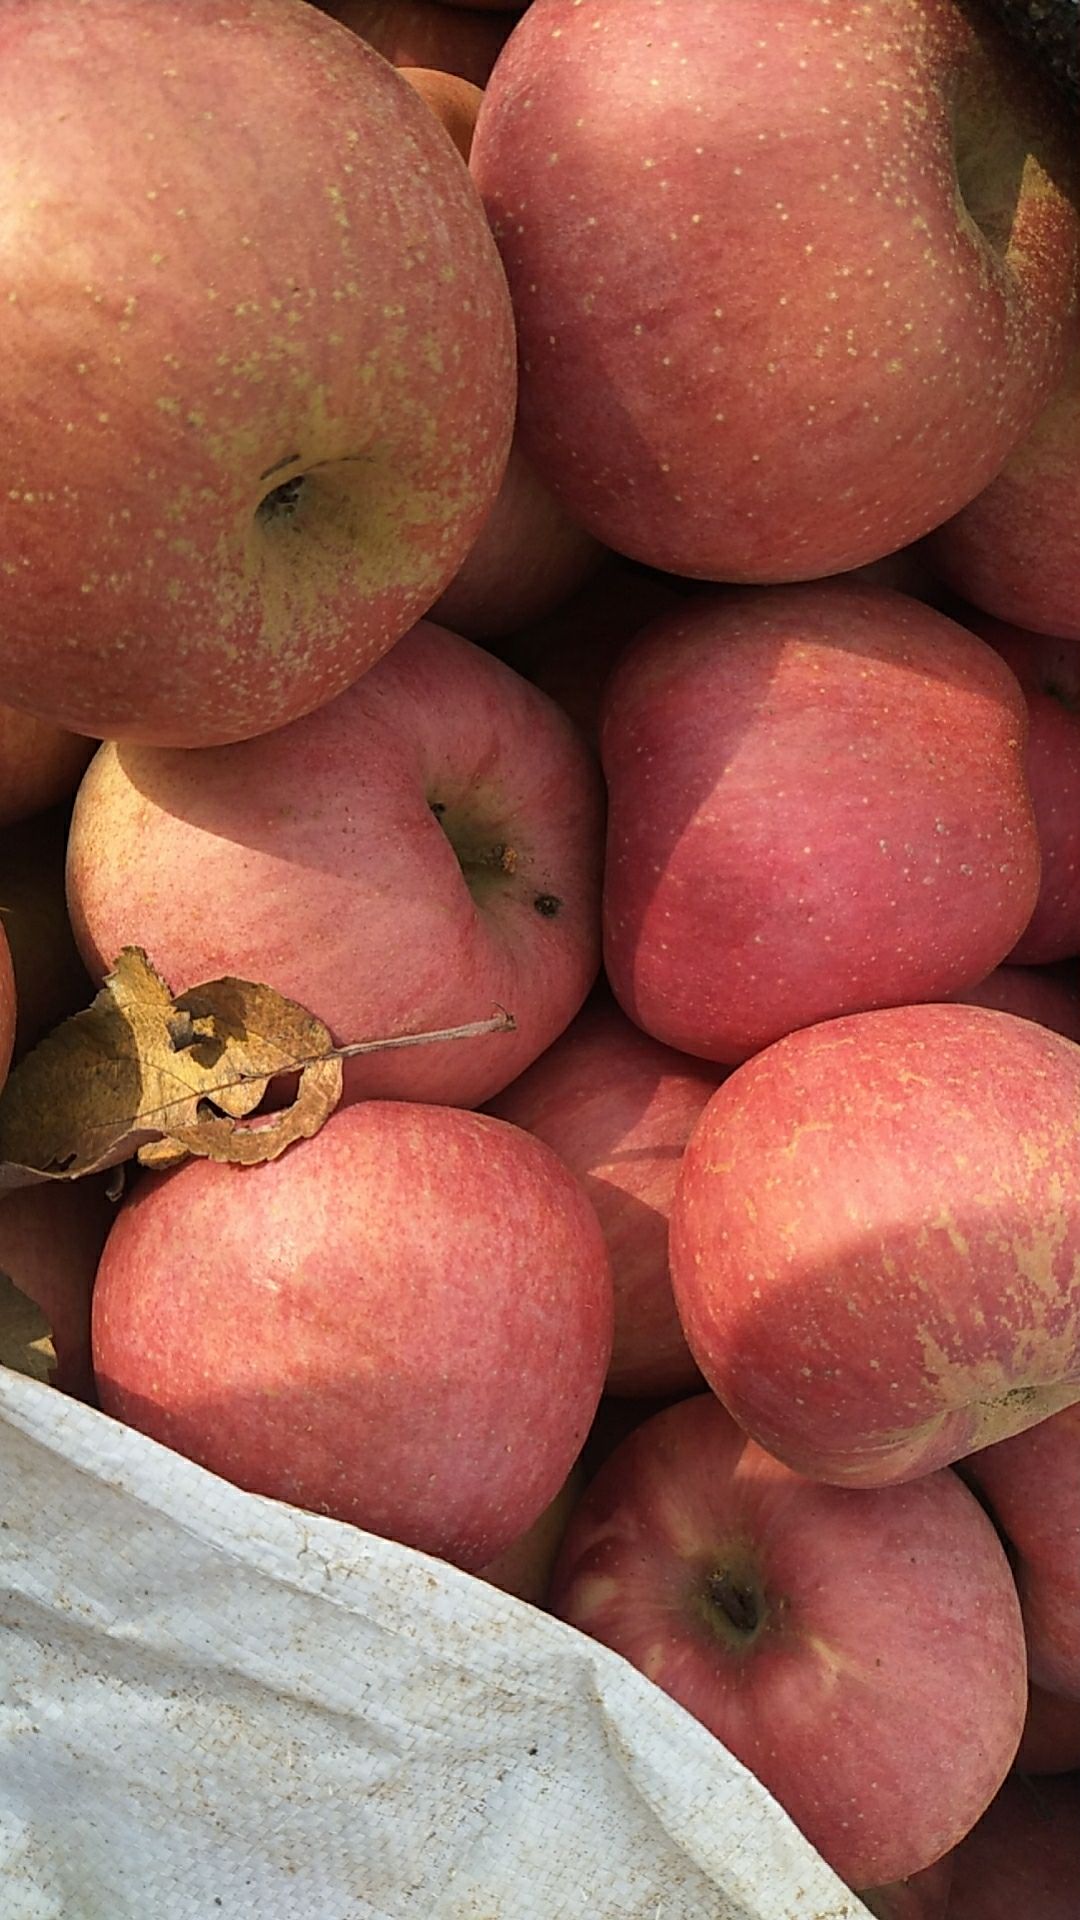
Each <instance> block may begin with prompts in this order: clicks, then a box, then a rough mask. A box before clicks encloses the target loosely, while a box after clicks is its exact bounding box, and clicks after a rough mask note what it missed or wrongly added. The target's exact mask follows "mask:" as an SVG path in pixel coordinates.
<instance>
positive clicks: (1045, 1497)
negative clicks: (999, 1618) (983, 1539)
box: [964, 1406, 1080, 1701]
mask: <svg viewBox="0 0 1080 1920" xmlns="http://www.w3.org/2000/svg"><path fill="white" fill-rule="evenodd" d="M964 1477H965V1479H966V1480H967V1481H968V1483H969V1485H971V1486H973V1487H974V1488H975V1489H976V1491H977V1492H978V1493H979V1494H980V1495H981V1496H982V1499H983V1500H984V1501H985V1503H986V1505H987V1507H988V1508H989V1510H990V1513H991V1514H992V1515H993V1518H994V1520H995V1522H996V1523H997V1526H998V1528H999V1529H1000V1531H1001V1532H1002V1534H1003V1535H1004V1536H1005V1539H1006V1541H1007V1543H1008V1545H1009V1547H1010V1548H1011V1551H1012V1558H1013V1571H1014V1574H1015V1576H1016V1584H1017V1588H1018V1590H1019V1593H1020V1607H1021V1611H1022V1612H1023V1616H1024V1630H1025V1633H1026V1634H1027V1646H1028V1667H1029V1669H1030V1673H1031V1678H1032V1680H1033V1681H1034V1683H1035V1684H1036V1686H1040V1687H1047V1688H1049V1690H1050V1692H1051V1693H1061V1694H1066V1695H1067V1696H1068V1697H1069V1698H1070V1699H1072V1700H1076V1701H1080V1406H1070V1407H1065V1408H1064V1409H1063V1410H1062V1411H1061V1412H1060V1413H1056V1414H1054V1415H1053V1417H1052V1418H1051V1419H1048V1420H1042V1421H1040V1423H1039V1425H1038V1426H1036V1427H1032V1428H1030V1430H1029V1431H1028V1432H1026V1433H1017V1434H1014V1435H1013V1436H1012V1437H1011V1438H1010V1439H1008V1440H1000V1441H999V1442H998V1443H997V1445H996V1446H992V1447H986V1448H984V1449H983V1450H982V1451H981V1452H979V1453H976V1454H973V1455H972V1457H971V1459H970V1460H967V1461H965V1463H964Z"/></svg>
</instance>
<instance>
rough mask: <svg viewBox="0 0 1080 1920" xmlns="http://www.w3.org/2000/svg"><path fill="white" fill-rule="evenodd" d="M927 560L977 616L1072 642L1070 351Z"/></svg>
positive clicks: (1079, 597)
mask: <svg viewBox="0 0 1080 1920" xmlns="http://www.w3.org/2000/svg"><path fill="white" fill-rule="evenodd" d="M927 557H928V559H929V561H930V564H931V566H932V567H933V568H934V569H935V571H936V572H938V573H939V574H940V575H941V576H942V577H943V578H944V579H945V580H947V581H948V582H949V584H950V586H952V587H955V589H956V591H957V592H958V593H962V594H963V596H964V598H965V599H966V600H971V601H973V602H974V604H975V606H977V607H983V608H985V610H986V612H987V613H992V614H996V615H997V616H998V618H999V619H1001V620H1010V621H1012V622H1013V623H1014V624H1015V625H1016V626H1019V627H1030V628H1034V629H1035V630H1036V631H1037V632H1040V633H1048V634H1053V635H1055V636H1059V637H1060V636H1064V637H1065V638H1066V639H1069V640H1080V352H1077V353H1076V354H1074V356H1073V359H1072V361H1071V363H1070V366H1069V369H1068V372H1067V374H1066V376H1065V379H1064V380H1063V382H1062V384H1061V385H1060V386H1059V387H1058V388H1057V390H1056V391H1055V392H1054V394H1053V395H1052V397H1051V398H1050V399H1049V400H1048V402H1047V404H1046V406H1045V407H1044V408H1043V410H1042V412H1041V413H1040V415H1039V417H1038V419H1037V420H1036V422H1035V424H1034V426H1033V427H1032V429H1031V431H1030V433H1029V434H1028V435H1027V437H1026V438H1025V439H1024V440H1023V441H1022V442H1021V444H1020V446H1018V447H1017V448H1016V449H1015V451H1014V452H1013V453H1012V454H1011V455H1010V457H1009V459H1008V460H1007V461H1006V463H1005V465H1004V467H1003V468H1002V470H1001V472H1000V473H999V474H998V476H997V478H996V479H995V480H993V481H992V482H991V484H990V485H989V486H988V487H986V488H985V489H984V491H983V492H982V493H980V494H979V495H978V497H977V499H975V500H973V501H972V502H971V505H970V506H968V507H965V508H964V509H963V511H962V512H961V513H959V514H958V515H957V516H956V518H955V519H952V520H949V521H948V522H947V523H946V524H945V526H943V527H941V528H939V529H938V531H937V532H936V533H935V534H934V535H933V536H932V537H931V539H930V540H929V542H928V543H927Z"/></svg>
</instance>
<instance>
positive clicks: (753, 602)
mask: <svg viewBox="0 0 1080 1920" xmlns="http://www.w3.org/2000/svg"><path fill="white" fill-rule="evenodd" d="M1024 717H1025V716H1024V702H1023V696H1022V694H1021V692H1020V689H1019V688H1018V686H1017V684H1016V681H1015V679H1014V678H1013V676H1012V674H1011V673H1009V672H1008V671H1007V670H1006V669H1005V668H1004V667H1003V665H1002V662H1001V661H1000V660H999V659H998V658H997V657H996V656H995V654H994V653H993V651H992V649H991V648H989V647H987V646H986V645H985V644H984V643H983V642H982V641H979V640H976V639H975V638H974V636H973V635H972V634H970V633H968V632H966V631H965V630H964V629H963V628H961V627H959V626H957V625H955V624H954V622H952V621H951V620H948V619H946V618H945V616H944V615H943V614H940V613H937V612H935V611H934V610H932V609H931V608H929V607H926V606H923V605H921V604H920V603H919V602H918V601H916V600H912V599H909V598H907V597H905V596H904V595H901V594H896V593H891V592H889V591H888V589H886V588H884V587H859V586H857V585H852V584H850V583H844V582H836V581H830V582H828V583H826V584H822V585H817V586H806V587H789V588H786V589H783V590H780V589H776V590H772V591H767V592H762V591H756V592H754V591H750V592H741V593H739V592H733V593H728V594H724V595H714V594H709V595H703V596H702V597H701V598H700V600H698V601H697V602H691V603H690V604H689V605H688V606H687V607H686V609H685V610H682V611H680V612H679V613H676V614H673V615H671V616H670V617H667V618H664V619H661V620H660V621H658V622H657V623H656V624H655V625H654V626H652V627H650V628H649V629H648V630H647V631H646V632H645V633H644V634H642V635H640V636H639V638H638V640H637V641H636V642H635V644H634V646H633V647H632V648H631V649H630V650H629V652H628V653H627V654H626V655H624V657H623V659H622V660H621V662H620V664H619V667H618V669H617V671H616V673H615V675H614V677H613V679H612V681H611V682H610V684H609V686H608V690H607V696H606V702H605V712H604V717H603V722H602V752H603V759H604V769H605V772H606V774H607V778H608V787H609V794H610V810H609V816H608V859H607V870H606V875H605V882H604V923H605V927H604V942H605V958H606V963H607V971H608V976H609V978H610V980H611V984H612V986H613V987H614V989H615V993H616V995H617V996H618V999H619V1001H620V1002H621V1004H622V1006H623V1007H624V1008H625V1009H626V1012H627V1013H628V1014H629V1015H630V1017H631V1019H632V1020H634V1021H636V1022H637V1024H638V1025H639V1026H642V1027H644V1028H645V1030H646V1032H648V1033H651V1034H653V1035H655V1037H656V1038H657V1039H658V1040H663V1041H664V1042H666V1044H667V1045H668V1046H672V1047H678V1048H679V1049H680V1050H682V1051H684V1052H686V1053H695V1054H701V1055H703V1056H704V1057H705V1058H707V1059H711V1060H720V1061H725V1062H727V1063H729V1064H730V1063H734V1062H736V1061H739V1060H743V1059H745V1058H746V1057H747V1055H748V1054H751V1053H754V1052H756V1051H757V1050H758V1049H759V1048H760V1047H764V1046H767V1045H768V1044H769V1042H770V1041H772V1040H776V1039H779V1038H780V1036H781V1035H783V1034H785V1033H790V1032H791V1031H792V1029H793V1028H796V1027H803V1026H808V1025H810V1023H811V1022H813V1021H816V1020H824V1019H828V1018H830V1017H831V1016H833V1015H835V1014H841V1013H850V1012H854V1011H856V1010H858V1009H861V1008H868V1007H875V1006H887V1005H889V1004H891V1003H894V1002H908V1001H914V1000H933V999H943V998H944V997H945V996H946V995H947V994H949V993H952V992H953V991H955V989H956V988H958V987H963V986H966V985H968V984H969V983H972V982H975V981H978V980H980V979H982V978H983V977H984V976H985V975H986V974H987V973H988V972H989V971H990V969H991V968H992V967H993V966H995V965H996V964H997V962H998V961H999V960H1002V959H1004V957H1005V955H1006V953H1008V951H1009V949H1010V947H1011V946H1012V945H1013V943H1014V942H1015V940H1016V939H1017V937H1018V935H1019V934H1020V933H1021V931H1022V930H1023V928H1024V926H1025V925H1026V923H1027V921H1028V920H1029V919H1030V917H1031V911H1032V908H1033V907H1034V904H1035V898H1036V894H1037V892H1038V885H1039V848H1038V840H1037V836H1036V831H1035V822H1034V818H1033V814H1032V807H1031V799H1030V796H1029V794H1028V790H1027V785H1026V782H1025V779H1024V768H1023V739H1024Z"/></svg>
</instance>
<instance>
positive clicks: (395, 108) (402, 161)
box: [0, 0, 515, 746]
mask: <svg viewBox="0 0 1080 1920" xmlns="http://www.w3.org/2000/svg"><path fill="white" fill-rule="evenodd" d="M193 129H197V130H198V132H197V137H196V136H195V135H194V134H193ZM313 129H317V137H316V136H315V134H314V133H313ZM0 163H2V167H3V171H4V173H5V175H6V176H7V177H8V178H10V179H11V180H14V181H19V182H21V183H22V186H21V188H20V192H19V206H20V214H19V219H18V221H17V222H16V225H15V227H14V228H12V230H11V232H10V233H9V235H8V239H7V249H6V255H5V257H6V259H7V263H8V277H9V279H10V282H11V289H12V291H11V293H10V295H9V296H6V297H4V298H3V299H2V300H0V315H2V316H3V320H2V327H0V367H2V369H3V372H2V375H0V419H2V420H3V423H4V428H5V440H6V462H7V471H8V485H7V486H6V488H5V490H4V493H3V510H2V514H0V534H2V541H0V544H2V547H3V552H4V555H5V560H4V565H5V567H6V569H7V576H8V577H7V578H6V579H5V583H4V619H3V625H2V630H0V670H2V684H3V688H4V698H5V700H6V701H7V702H9V703H10V704H12V705H15V706H18V707H25V708H26V709H28V710H29V711H32V712H35V713H39V714H40V715H42V716H43V717H44V718H46V719H48V720H50V721H52V722H55V723H56V724H58V725H62V726H66V727H71V728H73V729H74V730H75V731H77V732H83V733H90V734H93V735H95V736H99V737H103V738H125V739H129V740H134V739H137V740H141V741H154V742H158V743H167V744H171V745H181V746H198V745H206V744H208V743H212V742H219V741H230V740H235V739H237V738H247V737H248V736H250V735H252V734H257V733H261V732H264V731H266V730H267V729H269V728H273V727H277V726H280V725H281V724H282V723H283V722H285V721H289V720H292V719H294V718H295V717H296V716H297V715H299V714H302V713H306V712H308V711H310V710H311V709H312V708H315V707H317V706H319V705H321V704H322V703H323V702H324V701H326V700H328V699H330V698H331V697H332V696H333V695H335V694H337V693H338V692H340V691H341V689H342V688H343V687H345V686H347V685H348V684H349V683H350V682H351V681H353V680H355V679H356V677H357V675H359V674H360V673H362V672H363V671H364V669H365V668H366V667H369V666H370V665H371V664H372V662H373V661H374V660H376V659H377V658H378V657H379V655H380V654H382V653H384V652H385V651H386V649H387V648H388V647H389V646H391V645H392V644H393V642H394V641H395V640H397V639H398V638H399V637H400V635H401V634H403V633H404V632H405V631H406V629H407V628H408V627H409V626H410V625H411V624H412V622H413V621H414V620H415V619H416V618H417V617H418V615H419V614H421V613H422V612H423V611H424V609H425V608H426V607H427V606H429V605H430V603H431V601H432V600H433V599H434V598H435V597H436V595H437V594H438V593H440V592H441V590H442V588H443V587H444V586H445V585H446V583H447V581H448V580H450V579H451V578H452V577H453V575H454V574H455V572H456V571H457V568H458V566H459V565H460V563H461V561H462V560H463V558H464V557H465V554H466V553H467V552H468V550H469V548H470V546H471V545H472V542H473V540H474V538H475V536H476V533H477V532H478V530H479V528H480V526H481V525H482V523H483V520H484V518H485V516H486V514H487V512H488V510H489V508H490V506H491V503H492V501H493V499H494V497H495V494H496V491H497V489H498V486H499V483H500V480H501V478H502V473H503V469H504V466H505V463H506V457H507V451H508V447H509V441H510V433H511V427H512V422H513V411H514V392H515V374H514V338H513V321H512V315H511V312H510V307H509V302H508V299H507V292H506V286H505V281H504V277H503V275H502V272H501V270H500V267H499V261H498V256H497V254H496V251H495V247H494V244H493V242H492V238H491V235H490V232H489V230H488V227H487V223H486V221H485V219H484V217H483V212H482V209H481V207H480V205H479V203H478V201H477V197H476V194H475V192H474V190H473V188H472V186H471V184H470V182H469V180H468V179H467V177H466V174H465V170H464V169H463V168H462V166H461V163H460V161H459V160H458V158H457V157H456V156H455V155H454V154H452V153H451V152H450V151H449V149H448V146H447V142H446V138H445V135H444V134H443V133H442V132H441V130H440V129H439V128H438V127H436V126H435V125H434V124H433V121H432V116H431V114H430V112H429V111H428V109H427V107H426V106H425V105H424V103H423V102H422V101H421V100H419V99H418V98H417V96H416V94H415V92H414V91H413V89H412V88H410V87H408V86H407V85H406V84H405V82H404V81H403V80H402V79H401V78H400V76H398V75H397V74H395V73H394V72H393V71H392V70H391V69H390V68H389V67H388V66H387V64H386V62H385V61H383V60H380V59H378V58H377V57H376V55H375V54H374V53H373V52H372V51H371V49H370V48H368V47H365V46H364V45H363V44H362V43H361V42H360V41H359V40H357V38H356V37H355V35H352V34H349V33H347V32H346V31H345V30H344V29H343V28H342V27H340V26H338V25H336V24H335V23H334V22H332V21H331V20H329V19H327V17H326V16H325V15H324V14H322V13H320V12H318V11H317V10H316V9H315V8H314V7H310V6H307V5H303V4H301V0H184V4H183V5H182V6H174V7H167V6H149V7H148V6H146V5H145V4H144V0H95V4H94V5H93V6H88V7H82V6H79V7H75V8H72V7H70V6H69V5H67V4H66V0H34V4H30V5H28V4H16V5H15V6H14V7H12V6H7V7H5V8H4V9H3V14H2V18H0ZM117 209H123V217H122V218H120V217H119V216H118V213H117ZM42 395H47V396H48V404H47V405H44V404H43V403H42Z"/></svg>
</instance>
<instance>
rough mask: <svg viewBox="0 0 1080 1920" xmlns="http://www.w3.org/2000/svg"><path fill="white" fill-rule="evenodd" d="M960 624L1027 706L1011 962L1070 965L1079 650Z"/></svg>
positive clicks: (1077, 916)
mask: <svg viewBox="0 0 1080 1920" xmlns="http://www.w3.org/2000/svg"><path fill="white" fill-rule="evenodd" d="M1078 417H1080V416H1078ZM962 617H963V618H964V620H965V622H966V624H967V625H969V626H970V627H971V628H972V630H973V631H974V632H975V633H977V634H979V635H980V636H981V638H982V639H984V640H986V641H988V642H989V644H990V645H991V646H992V647H993V648H994V650H995V652H997V653H1000V655H1001V657H1002V659H1003V660H1006V661H1008V664H1009V666H1010V667H1011V668H1012V670H1013V672H1014V674H1015V675H1016V678H1017V679H1018V680H1019V682H1020V685H1021V686H1022V687H1023V689H1024V696H1025V699H1026V700H1027V709H1028V729H1027V746H1026V749H1025V754H1024V764H1025V767H1026V770H1027V779H1028V785H1029V787H1030V788H1031V796H1032V800H1033V802H1034V806H1035V822H1036V825H1037V827H1038V832H1039V847H1040V850H1041V854H1042V883H1041V885H1040V888H1039V898H1038V901H1037V903H1036V906H1035V911H1034V913H1033V914H1032V916H1031V919H1030V920H1029V921H1028V924H1027V926H1026V927H1025V928H1024V931H1023V933H1022V934H1021V936H1020V938H1019V940H1018V941H1017V943H1016V945H1015V947H1014V948H1013V950H1012V953H1011V955H1010V958H1011V959H1013V960H1017V961H1020V962H1021V963H1022V964H1024V965H1032V964H1035V965H1039V964H1042V963H1043V962H1045V961H1049V960H1063V959H1066V958H1070V957H1071V956H1073V955H1075V954H1078V953H1080V824H1078V820H1077V815H1078V813H1080V647H1077V646H1076V644H1075V642H1074V641H1072V640H1052V639H1049V638H1048V637H1047V636H1046V635H1045V634H1041V633H1025V632H1023V631H1022V630H1021V629H1020V628H1019V627H1010V626H1007V625H1006V624H1005V623H1004V622H1003V621H1000V620H989V619H987V618H986V616H985V615H980V614H977V613H972V612H970V611H965V613H964V615H963V616H962Z"/></svg>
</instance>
